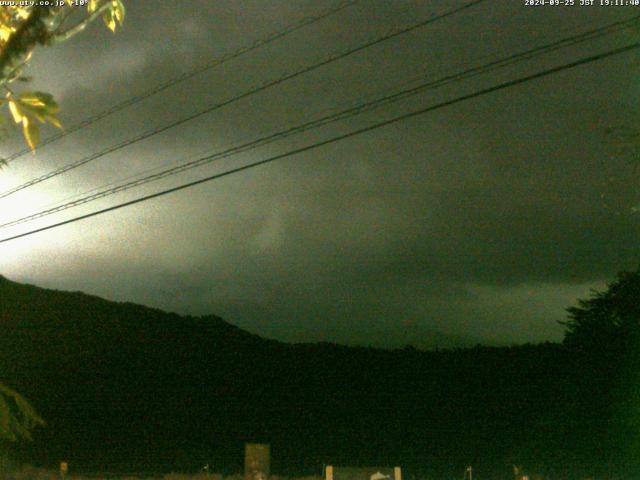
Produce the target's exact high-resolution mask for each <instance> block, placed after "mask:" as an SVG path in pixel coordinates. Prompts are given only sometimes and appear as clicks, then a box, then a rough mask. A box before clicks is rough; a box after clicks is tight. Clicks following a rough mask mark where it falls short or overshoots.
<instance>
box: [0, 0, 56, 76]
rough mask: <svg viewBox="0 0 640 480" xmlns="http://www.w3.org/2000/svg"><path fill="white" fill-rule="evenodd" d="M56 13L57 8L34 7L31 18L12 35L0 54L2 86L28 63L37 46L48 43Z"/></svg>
mask: <svg viewBox="0 0 640 480" xmlns="http://www.w3.org/2000/svg"><path fill="white" fill-rule="evenodd" d="M58 8H59V7H58ZM55 13H56V7H52V6H39V7H33V10H32V11H31V14H30V15H29V17H28V18H27V19H26V20H25V21H24V22H23V23H22V25H20V27H19V28H18V30H17V31H16V32H15V33H14V34H13V35H11V38H10V39H9V41H8V42H7V44H6V45H5V46H4V48H3V49H2V51H1V52H0V84H4V83H7V81H8V80H9V79H10V78H11V75H12V74H13V73H14V72H15V71H16V70H17V69H19V68H20V67H21V66H22V65H23V64H24V63H25V62H26V61H27V59H28V57H29V54H30V53H31V51H32V50H33V49H34V47H35V46H36V45H38V44H40V45H44V44H45V43H47V41H48V40H49V36H50V32H49V29H48V27H47V23H48V22H49V21H50V20H51V18H52V17H53V16H54V15H55Z"/></svg>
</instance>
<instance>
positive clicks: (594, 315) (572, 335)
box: [561, 267, 640, 350]
mask: <svg viewBox="0 0 640 480" xmlns="http://www.w3.org/2000/svg"><path fill="white" fill-rule="evenodd" d="M567 311H568V313H569V320H568V321H566V322H561V323H562V324H563V325H565V326H566V332H565V338H564V343H565V344H566V345H569V346H579V347H597V346H601V347H607V348H616V349H624V350H626V348H627V347H629V346H632V345H635V344H636V342H637V341H638V339H639V334H640V267H639V268H638V269H637V270H636V271H634V272H620V273H619V274H618V275H617V278H616V279H615V280H614V281H613V282H612V283H610V284H609V285H608V286H607V289H606V290H605V291H604V292H597V291H593V292H592V295H591V297H590V298H588V299H586V300H579V301H578V306H574V307H570V308H568V309H567Z"/></svg>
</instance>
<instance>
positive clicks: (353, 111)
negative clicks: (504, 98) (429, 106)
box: [0, 15, 640, 229]
mask: <svg viewBox="0 0 640 480" xmlns="http://www.w3.org/2000/svg"><path fill="white" fill-rule="evenodd" d="M638 19H640V15H638V16H635V17H632V18H630V19H627V20H621V21H617V22H614V23H611V24H608V25H605V26H603V27H600V28H597V29H592V30H589V31H587V32H583V33H580V34H577V35H572V36H569V37H565V38H563V39H560V40H556V41H554V42H552V43H549V44H546V45H542V46H538V47H535V48H532V49H529V50H526V51H523V52H520V53H516V54H512V55H509V56H507V57H506V58H502V59H499V60H494V61H492V62H489V63H487V64H484V65H480V66H476V67H472V68H470V69H467V70H465V71H463V72H460V73H457V74H453V75H447V76H445V77H442V78H439V79H437V80H433V81H429V82H426V83H422V84H420V85H418V86H415V87H412V88H409V89H405V90H402V91H400V92H397V93H394V94H392V95H387V96H385V97H382V98H378V99H375V100H373V101H369V102H365V103H361V104H359V105H356V106H354V107H351V108H348V109H346V110H342V111H339V112H335V113H333V114H330V115H326V116H323V117H321V118H319V119H316V120H312V121H309V122H306V123H303V124H300V125H297V126H294V127H291V128H288V129H285V130H281V131H279V132H276V133H273V134H270V135H267V136H265V137H261V138H258V139H256V140H253V141H251V142H248V143H244V144H242V145H239V146H235V147H232V148H228V149H226V150H223V151H221V152H216V153H214V154H210V155H207V156H204V157H201V158H198V159H196V160H193V161H190V162H186V163H182V164H180V165H177V166H174V167H170V168H166V169H164V170H162V171H160V172H157V173H154V174H151V175H147V176H144V177H142V178H138V179H135V180H132V181H130V182H127V183H124V184H120V185H116V186H113V187H111V186H110V188H105V189H103V190H101V191H98V192H97V193H93V194H91V195H87V194H89V193H91V191H89V192H86V194H85V196H83V197H81V198H78V199H76V200H72V201H69V202H65V203H62V204H59V205H57V206H55V207H52V208H48V209H45V210H42V211H40V212H36V213H33V214H30V215H27V216H24V217H22V218H19V219H16V220H12V221H10V222H7V223H4V224H0V229H2V228H8V227H12V226H15V225H19V224H22V223H25V222H29V221H32V220H36V219H39V218H43V217H46V216H49V215H52V214H54V213H58V212H61V211H64V210H68V209H70V208H73V207H77V206H79V205H83V204H85V203H89V202H92V201H94V200H98V199H100V198H104V197H107V196H110V195H114V194H116V193H120V192H123V191H126V190H129V189H131V188H134V187H138V186H141V185H145V184H147V183H150V182H153V181H157V180H160V179H162V178H165V177H168V176H171V175H176V174H178V173H182V172H184V171H186V170H190V169H193V168H196V167H200V166H202V165H205V164H208V163H211V162H213V161H215V160H220V159H223V158H228V157H231V156H234V155H237V154H239V153H243V152H246V151H248V150H253V149H255V148H258V147H260V146H263V145H267V144H269V143H272V142H275V141H277V140H281V139H283V138H287V137H289V136H291V135H294V134H298V133H302V132H305V131H307V130H311V129H315V128H318V127H321V126H324V125H328V124H330V123H334V122H337V121H340V120H345V119H347V118H350V117H353V116H355V115H360V114H362V113H364V112H366V111H371V110H373V109H376V108H380V107H382V106H384V105H387V104H390V103H392V102H397V101H400V100H404V99H406V98H409V97H410V96H413V95H417V94H419V93H423V92H424V91H426V90H430V89H433V88H437V87H441V86H443V85H447V84H449V83H452V82H455V81H460V80H465V79H469V78H473V77H475V76H477V75H480V74H483V73H486V72H488V71H492V70H495V69H498V68H503V67H505V66H509V65H513V64H515V63H517V62H520V61H522V60H529V59H531V58H534V57H536V56H539V55H542V54H545V53H548V52H551V51H554V50H557V49H559V48H565V47H567V46H570V45H575V44H577V43H580V42H584V41H587V40H592V39H594V38H597V37H599V36H602V35H605V34H608V33H611V32H613V31H615V30H619V29H621V28H623V27H626V26H629V25H631V24H632V23H635V22H637V20H638Z"/></svg>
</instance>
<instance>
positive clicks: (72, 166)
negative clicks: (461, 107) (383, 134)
mask: <svg viewBox="0 0 640 480" xmlns="http://www.w3.org/2000/svg"><path fill="white" fill-rule="evenodd" d="M485 1H487V0H473V1H471V2H468V3H466V4H464V5H462V6H460V7H456V8H454V9H452V10H448V11H447V12H445V13H442V14H439V15H436V16H432V17H429V18H428V19H426V20H422V21H420V22H418V23H414V24H412V25H410V26H408V27H403V28H400V29H396V30H393V31H392V32H390V33H387V34H385V35H383V36H381V37H378V38H376V39H374V40H371V41H368V42H366V43H364V44H362V45H359V46H357V47H355V48H351V49H349V50H346V51H344V52H340V53H337V54H333V55H331V56H330V57H328V58H325V59H324V60H321V61H320V62H317V63H314V64H312V65H309V66H307V67H303V68H302V69H300V70H297V71H295V72H293V73H289V74H287V75H285V76H283V77H280V78H278V79H276V80H272V81H269V82H267V83H264V84H262V85H260V86H258V87H255V88H253V89H251V90H249V91H247V92H244V93H241V94H239V95H237V96H235V97H232V98H230V99H228V100H225V101H223V102H220V103H214V104H213V105H209V106H207V107H206V108H204V109H203V110H200V111H198V112H196V113H193V114H191V115H188V116H186V117H183V118H181V119H179V120H176V121H173V122H171V123H169V124H167V125H164V126H162V127H158V128H155V129H152V130H148V131H147V132H145V133H142V134H140V135H137V136H135V137H133V138H130V139H128V140H125V141H123V142H120V143H118V144H116V145H113V146H111V147H108V148H106V149H104V150H102V151H100V152H97V153H94V154H92V155H89V156H87V157H84V158H82V159H80V160H78V161H76V162H73V163H70V164H67V165H65V166H63V167H60V168H58V169H56V170H53V171H51V172H48V173H46V174H44V175H42V176H40V177H37V178H34V179H32V180H30V181H28V182H26V183H23V184H22V185H19V186H17V187H15V188H12V189H10V190H7V191H5V192H3V193H1V194H0V199H2V198H6V197H8V196H9V195H12V194H14V193H16V192H19V191H21V190H24V189H26V188H28V187H31V186H33V185H37V184H38V183H41V182H44V181H45V180H48V179H50V178H53V177H56V176H58V175H61V174H63V173H66V172H68V171H70V170H73V169H75V168H78V167H80V166H82V165H85V164H87V163H89V162H91V161H93V160H96V159H98V158H101V157H103V156H105V155H107V154H109V153H113V152H115V151H117V150H120V149H122V148H125V147H128V146H130V145H133V144H134V143H137V142H140V141H142V140H145V139H147V138H150V137H153V136H155V135H158V134H160V133H162V132H165V131H167V130H169V129H171V128H174V127H177V126H179V125H182V124H184V123H187V122H189V121H191V120H194V119H196V118H198V117H201V116H202V115H205V114H207V113H210V112H213V111H214V110H218V109H220V108H222V107H225V106H227V105H230V104H232V103H235V102H237V101H239V100H242V99H244V98H247V97H249V96H251V95H255V94H257V93H260V92H263V91H265V90H267V89H269V88H271V87H274V86H276V85H279V84H281V83H284V82H286V81H288V80H292V79H294V78H296V77H299V76H301V75H304V74H306V73H309V72H311V71H313V70H316V69H318V68H320V67H323V66H325V65H328V64H330V63H333V62H336V61H338V60H342V59H344V58H346V57H349V56H351V55H353V54H355V53H358V52H361V51H363V50H365V49H368V48H371V47H373V46H375V45H378V44H380V43H382V42H385V41H387V40H390V39H392V38H395V37H398V36H400V35H403V34H406V33H409V32H412V31H413V30H416V29H418V28H421V27H425V26H426V25H429V24H431V23H433V22H436V21H438V20H441V19H444V18H447V17H450V16H452V15H455V14H457V13H459V12H461V11H463V10H466V9H468V8H471V7H473V6H475V5H478V4H480V3H482V2H485Z"/></svg>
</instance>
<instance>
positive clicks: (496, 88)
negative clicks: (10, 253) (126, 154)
mask: <svg viewBox="0 0 640 480" xmlns="http://www.w3.org/2000/svg"><path fill="white" fill-rule="evenodd" d="M637 48H640V42H637V43H632V44H630V45H626V46H624V47H620V48H616V49H613V50H608V51H606V52H604V53H600V54H598V55H592V56H589V57H584V58H581V59H580V60H576V61H574V62H571V63H567V64H564V65H561V66H558V67H553V68H550V69H547V70H543V71H542V72H538V73H534V74H531V75H527V76H525V77H520V78H518V79H515V80H510V81H507V82H503V83H500V84H498V85H494V86H493V87H488V88H484V89H482V90H478V91H476V92H473V93H470V94H467V95H462V96H460V97H457V98H454V99H452V100H447V101H444V102H441V103H437V104H435V105H431V106H429V107H425V108H422V109H420V110H415V111H413V112H408V113H405V114H402V115H399V116H396V117H394V118H391V119H389V120H385V121H383V122H379V123H375V124H373V125H369V126H367V127H364V128H360V129H357V130H353V131H351V132H348V133H345V134H342V135H338V136H335V137H332V138H329V139H327V140H323V141H321V142H316V143H313V144H310V145H307V146H304V147H300V148H296V149H293V150H289V151H288V152H285V153H281V154H278V155H274V156H272V157H269V158H265V159H263V160H259V161H257V162H253V163H249V164H247V165H243V166H241V167H237V168H234V169H231V170H227V171H225V172H222V173H217V174H215V175H211V176H209V177H205V178H202V179H200V180H195V181H193V182H189V183H185V184H182V185H179V186H177V187H173V188H169V189H166V190H162V191H160V192H156V193H153V194H150V195H146V196H143V197H139V198H136V199H134V200H129V201H127V202H124V203H120V204H118V205H113V206H111V207H107V208H104V209H101V210H97V211H94V212H91V213H87V214H85V215H80V216H78V217H74V218H71V219H68V220H64V221H62V222H58V223H55V224H52V225H47V226H46V227H41V228H37V229H34V230H31V231H28V232H25V233H21V234H18V235H14V236H11V237H6V238H3V239H1V240H0V243H5V242H9V241H11V240H16V239H18V238H22V237H26V236H29V235H33V234H35V233H39V232H44V231H46V230H51V229H53V228H57V227H61V226H63V225H67V224H70V223H74V222H78V221H80V220H85V219H87V218H91V217H95V216H97V215H101V214H103V213H107V212H112V211H114V210H118V209H121V208H124V207H128V206H131V205H135V204H137V203H141V202H145V201H147V200H151V199H153V198H158V197H161V196H164V195H167V194H169V193H174V192H177V191H180V190H184V189H186V188H190V187H194V186H196V185H200V184H201V183H205V182H209V181H212V180H217V179H219V178H223V177H226V176H229V175H232V174H235V173H239V172H242V171H245V170H249V169H252V168H255V167H258V166H260V165H264V164H267V163H271V162H274V161H276V160H280V159H283V158H287V157H291V156H294V155H298V154H300V153H305V152H308V151H311V150H315V149H317V148H320V147H323V146H325V145H329V144H332V143H336V142H339V141H341V140H345V139H347V138H351V137H354V136H356V135H361V134H363V133H367V132H370V131H373V130H377V129H378V128H382V127H385V126H388V125H391V124H394V123H397V122H400V121H402V120H407V119H409V118H413V117H417V116H419V115H423V114H425V113H428V112H432V111H434V110H439V109H441V108H444V107H448V106H451V105H455V104H457V103H461V102H464V101H467V100H471V99H473V98H477V97H480V96H482V95H487V94H489V93H493V92H496V91H499V90H502V89H505V88H509V87H513V86H515V85H520V84H523V83H526V82H529V81H531V80H535V79H538V78H542V77H546V76H549V75H552V74H555V73H558V72H561V71H564V70H569V69H571V68H575V67H577V66H580V65H585V64H588V63H592V62H595V61H598V60H602V59H604V58H607V57H611V56H614V55H620V54H622V53H625V52H629V51H631V50H635V49H637Z"/></svg>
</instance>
